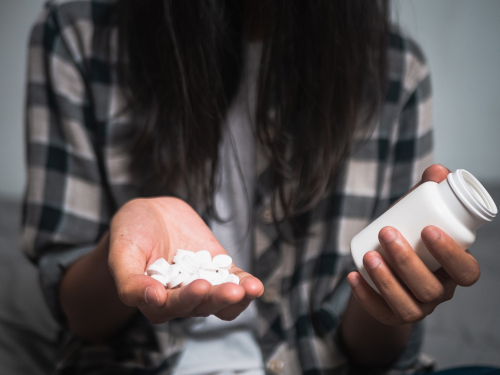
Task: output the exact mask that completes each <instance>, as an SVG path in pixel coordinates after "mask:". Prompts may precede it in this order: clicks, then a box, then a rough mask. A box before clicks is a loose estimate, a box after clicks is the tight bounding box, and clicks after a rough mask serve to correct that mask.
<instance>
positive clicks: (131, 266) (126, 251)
mask: <svg viewBox="0 0 500 375" xmlns="http://www.w3.org/2000/svg"><path fill="white" fill-rule="evenodd" d="M108 264H109V269H110V272H111V275H112V276H113V279H114V281H115V285H116V290H117V292H118V296H119V297H120V300H121V301H122V302H123V303H124V304H125V305H127V306H132V307H137V306H142V305H146V304H147V305H151V306H163V305H164V304H165V302H166V300H167V293H166V290H165V287H164V286H163V284H161V283H160V282H159V281H157V280H155V279H153V278H152V277H149V276H146V275H144V270H145V267H146V264H147V260H146V256H145V255H144V254H143V253H142V251H140V250H138V249H137V246H136V245H135V244H133V243H131V242H125V241H111V243H110V249H109V258H108Z"/></svg>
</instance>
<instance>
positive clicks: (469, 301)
mask: <svg viewBox="0 0 500 375" xmlns="http://www.w3.org/2000/svg"><path fill="white" fill-rule="evenodd" d="M43 3H44V1H42V0H11V1H7V0H2V1H0V67H1V69H0V89H1V91H0V92H1V97H0V364H1V368H0V373H11V374H39V373H40V374H43V373H45V371H46V370H47V369H48V368H49V366H50V358H51V356H53V355H54V344H53V343H54V342H55V339H56V325H55V323H54V322H53V321H52V319H51V318H50V316H49V314H48V312H47V310H46V308H45V307H44V305H43V302H42V299H41V296H40V290H39V287H38V284H37V282H36V277H37V276H36V272H35V269H34V267H33V266H31V265H30V264H29V263H28V262H27V261H26V260H25V259H24V258H23V257H22V256H21V255H20V253H19V251H18V241H19V238H18V223H19V217H20V214H19V201H20V199H21V197H22V194H23V189H24V182H25V171H24V151H23V106H24V73H25V68H26V67H25V63H26V44H27V36H28V32H29V28H30V26H31V24H32V23H33V21H34V20H35V18H36V16H37V15H38V13H39V11H40V10H41V8H42V6H43ZM393 8H394V9H393V13H394V19H395V20H396V21H397V22H399V23H400V24H401V25H402V27H403V28H404V29H406V30H407V31H408V32H409V33H410V35H412V36H413V37H414V38H415V39H416V40H417V41H418V42H419V43H420V44H421V46H422V48H423V50H424V52H425V53H426V55H427V58H428V60H429V63H430V67H431V71H432V75H433V89H434V124H435V129H436V131H435V135H436V136H435V150H436V152H435V161H436V162H438V163H441V164H444V165H446V166H447V167H448V168H450V169H452V170H454V169H456V168H464V169H467V170H469V171H470V172H472V173H473V174H474V175H475V176H476V177H477V178H478V179H479V180H481V181H482V182H483V183H484V184H485V185H486V187H487V189H488V190H489V191H490V192H491V193H492V195H493V198H494V199H495V201H496V202H497V204H498V203H500V166H499V161H500V144H499V141H500V126H498V119H499V118H500V73H499V68H500V48H499V44H500V43H499V40H500V1H498V0H474V1H472V0H396V1H393ZM499 240H500V219H497V222H493V223H491V224H488V225H486V226H485V227H483V228H481V229H480V231H479V232H478V240H477V241H476V243H475V244H474V246H473V247H472V249H471V252H472V253H473V254H474V255H475V256H476V258H477V259H478V261H479V263H480V265H481V268H482V272H483V273H482V276H481V279H480V280H479V282H478V283H477V284H476V285H475V286H473V287H472V288H467V289H460V290H457V292H456V294H455V298H454V299H453V300H452V301H450V302H448V303H446V304H444V305H442V306H440V307H438V308H437V309H436V311H435V312H434V314H432V315H431V316H430V317H428V318H427V319H426V323H427V333H426V338H425V342H424V352H425V353H427V354H429V355H430V356H431V357H433V358H435V359H436V360H437V364H438V368H445V367H450V366H455V365H464V364H490V365H496V366H500V319H499V312H500V299H499V297H498V296H499V294H500V293H499V289H500V276H499V275H498V269H499V266H500V252H499V251H498V250H499V249H498V248H499V246H498V243H499ZM37 343H42V345H38V344H37ZM7 370H8V371H7Z"/></svg>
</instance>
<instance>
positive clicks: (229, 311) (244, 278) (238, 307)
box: [215, 269, 264, 320]
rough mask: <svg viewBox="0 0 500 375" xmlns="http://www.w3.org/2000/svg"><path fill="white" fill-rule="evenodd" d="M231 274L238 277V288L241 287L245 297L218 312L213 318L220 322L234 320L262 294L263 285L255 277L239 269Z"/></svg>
mask: <svg viewBox="0 0 500 375" xmlns="http://www.w3.org/2000/svg"><path fill="white" fill-rule="evenodd" d="M232 272H233V270H232ZM233 273H235V274H236V275H238V277H239V278H240V286H242V287H243V289H244V291H245V296H244V298H243V299H242V300H241V301H240V302H238V303H237V304H234V305H231V306H227V307H225V308H224V309H222V310H220V311H219V312H218V313H217V314H215V316H217V317H218V318H219V319H222V320H233V319H236V318H237V317H238V315H240V314H241V313H242V312H243V311H244V310H245V309H246V308H247V307H248V305H250V303H251V302H252V301H253V300H254V299H255V298H257V297H260V296H261V295H262V293H264V285H263V284H262V282H261V281H260V280H259V279H257V278H256V277H254V276H252V275H250V274H248V273H246V272H243V271H241V270H239V269H238V270H236V271H234V272H233Z"/></svg>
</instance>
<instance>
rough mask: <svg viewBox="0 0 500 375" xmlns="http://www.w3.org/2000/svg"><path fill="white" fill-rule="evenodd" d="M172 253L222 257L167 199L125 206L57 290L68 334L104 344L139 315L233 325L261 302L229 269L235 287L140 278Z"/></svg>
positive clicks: (258, 290) (253, 286)
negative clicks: (216, 320) (179, 284)
mask: <svg viewBox="0 0 500 375" xmlns="http://www.w3.org/2000/svg"><path fill="white" fill-rule="evenodd" d="M177 249H185V250H191V251H198V250H201V249H204V250H208V251H209V252H210V253H211V254H212V256H215V255H218V254H227V252H226V251H225V250H224V248H223V247H222V246H221V245H220V243H219V242H218V241H217V240H216V239H215V237H214V235H213V234H212V232H211V231H210V229H209V228H208V227H207V226H206V224H205V223H204V221H203V220H202V219H201V218H200V217H199V216H198V214H197V213H196V212H195V211H194V210H193V209H192V208H191V207H190V206H189V205H188V204H187V203H185V202H183V201H181V200H179V199H176V198H170V197H160V198H150V199H135V200H132V201H130V202H129V203H127V204H125V205H124V206H123V207H122V208H121V209H120V210H119V211H118V212H117V214H116V215H115V217H114V218H113V220H112V222H111V227H110V231H109V233H108V234H107V235H105V236H104V238H103V239H102V240H101V242H100V243H99V244H98V246H97V247H96V248H95V250H94V251H93V252H92V253H90V254H89V255H87V256H85V257H83V258H81V259H80V260H79V261H77V262H76V263H75V264H74V265H73V266H71V267H70V268H69V269H68V270H67V272H66V273H65V275H64V277H63V279H62V281H61V286H60V289H59V294H60V300H61V305H62V308H63V311H64V313H65V315H66V317H67V323H68V326H69V329H70V330H71V331H72V332H73V333H75V334H76V335H78V336H80V337H82V338H85V339H88V340H91V341H95V342H104V341H105V340H106V339H107V338H108V337H109V336H110V335H111V334H113V333H114V332H116V331H117V330H118V329H120V328H121V327H123V326H124V325H125V324H126V323H127V322H128V321H129V320H130V319H131V318H132V316H133V315H134V314H136V313H137V311H138V310H140V312H141V313H142V314H144V315H145V316H146V317H147V318H148V319H149V320H150V321H151V322H152V323H154V324H159V323H164V322H167V321H169V320H171V319H174V318H178V317H181V318H189V317H200V316H208V315H215V316H217V317H219V318H220V319H222V320H233V319H235V318H236V317H237V316H238V315H239V314H240V313H241V312H242V311H243V310H244V309H245V308H246V307H247V306H248V305H249V304H250V302H251V301H252V300H254V299H255V298H257V297H259V296H260V295H262V293H263V292H264V287H263V285H262V283H261V282H260V280H258V279H257V278H255V277H253V276H252V275H250V274H248V273H246V272H243V271H242V270H241V269H239V268H238V267H236V266H235V265H234V264H233V267H232V268H231V269H230V270H229V272H230V273H234V274H236V275H238V277H239V278H240V285H236V284H232V283H226V284H221V285H217V286H212V285H211V284H210V283H209V282H207V281H205V280H196V281H194V282H192V283H191V284H189V285H188V286H186V287H182V288H177V289H165V287H164V286H163V285H162V284H161V283H160V282H158V281H156V280H155V279H153V278H151V277H149V276H145V275H144V271H145V270H146V269H147V268H148V266H149V265H150V264H152V263H153V262H154V261H155V260H157V259H159V258H165V259H167V260H168V261H169V262H170V263H172V260H173V257H174V255H175V252H176V250H177Z"/></svg>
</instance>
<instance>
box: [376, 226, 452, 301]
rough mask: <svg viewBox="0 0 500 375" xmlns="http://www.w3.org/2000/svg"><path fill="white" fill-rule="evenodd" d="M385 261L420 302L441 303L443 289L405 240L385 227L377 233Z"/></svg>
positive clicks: (392, 229)
mask: <svg viewBox="0 0 500 375" xmlns="http://www.w3.org/2000/svg"><path fill="white" fill-rule="evenodd" d="M379 240H380V244H381V245H382V247H383V248H384V251H385V255H386V261H387V262H388V264H389V265H390V267H391V268H392V269H393V270H394V272H396V274H397V275H398V276H399V277H400V278H401V280H402V281H403V283H404V284H405V285H406V286H407V287H408V288H409V289H410V291H411V292H412V294H413V295H414V296H415V297H416V298H417V299H418V300H419V301H421V302H424V303H432V302H436V301H441V300H442V298H443V297H444V293H445V288H444V286H443V284H442V283H441V282H440V281H439V280H438V278H437V277H436V276H435V275H434V274H433V273H432V272H431V271H430V270H429V269H428V268H427V267H426V266H425V264H424V263H423V262H422V261H421V260H420V258H419V257H418V255H417V254H416V253H415V252H414V251H413V249H412V248H411V246H410V245H409V244H408V242H407V241H406V239H405V238H404V237H403V236H402V235H401V234H400V233H399V232H398V231H397V230H396V229H394V228H392V227H385V228H383V229H382V230H381V231H380V233H379Z"/></svg>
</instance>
